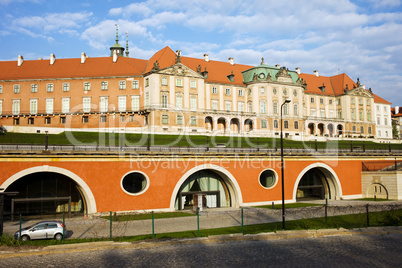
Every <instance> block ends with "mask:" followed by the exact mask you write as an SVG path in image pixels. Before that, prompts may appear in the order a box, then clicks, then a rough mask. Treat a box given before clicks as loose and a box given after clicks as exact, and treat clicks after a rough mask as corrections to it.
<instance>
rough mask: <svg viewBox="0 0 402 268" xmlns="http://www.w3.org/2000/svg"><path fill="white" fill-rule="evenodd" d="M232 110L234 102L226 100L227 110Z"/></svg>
mask: <svg viewBox="0 0 402 268" xmlns="http://www.w3.org/2000/svg"><path fill="white" fill-rule="evenodd" d="M231 110H232V102H231V101H225V111H231Z"/></svg>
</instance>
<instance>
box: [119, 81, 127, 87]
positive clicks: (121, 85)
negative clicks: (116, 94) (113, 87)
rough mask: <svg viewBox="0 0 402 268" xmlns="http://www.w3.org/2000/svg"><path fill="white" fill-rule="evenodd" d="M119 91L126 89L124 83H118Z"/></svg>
mask: <svg viewBox="0 0 402 268" xmlns="http://www.w3.org/2000/svg"><path fill="white" fill-rule="evenodd" d="M119 89H126V81H119Z"/></svg>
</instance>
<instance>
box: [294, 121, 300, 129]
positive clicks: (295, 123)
mask: <svg viewBox="0 0 402 268" xmlns="http://www.w3.org/2000/svg"><path fill="white" fill-rule="evenodd" d="M293 125H294V129H299V121H294V123H293Z"/></svg>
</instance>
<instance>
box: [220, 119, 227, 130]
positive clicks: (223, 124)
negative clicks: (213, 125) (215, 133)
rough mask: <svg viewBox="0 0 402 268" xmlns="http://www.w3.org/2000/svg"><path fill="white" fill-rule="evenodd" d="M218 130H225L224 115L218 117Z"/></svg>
mask: <svg viewBox="0 0 402 268" xmlns="http://www.w3.org/2000/svg"><path fill="white" fill-rule="evenodd" d="M218 130H221V131H225V130H226V119H225V118H224V117H219V118H218Z"/></svg>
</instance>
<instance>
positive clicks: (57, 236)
mask: <svg viewBox="0 0 402 268" xmlns="http://www.w3.org/2000/svg"><path fill="white" fill-rule="evenodd" d="M62 238H63V235H62V234H56V235H55V236H54V239H56V240H61V239H62Z"/></svg>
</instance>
